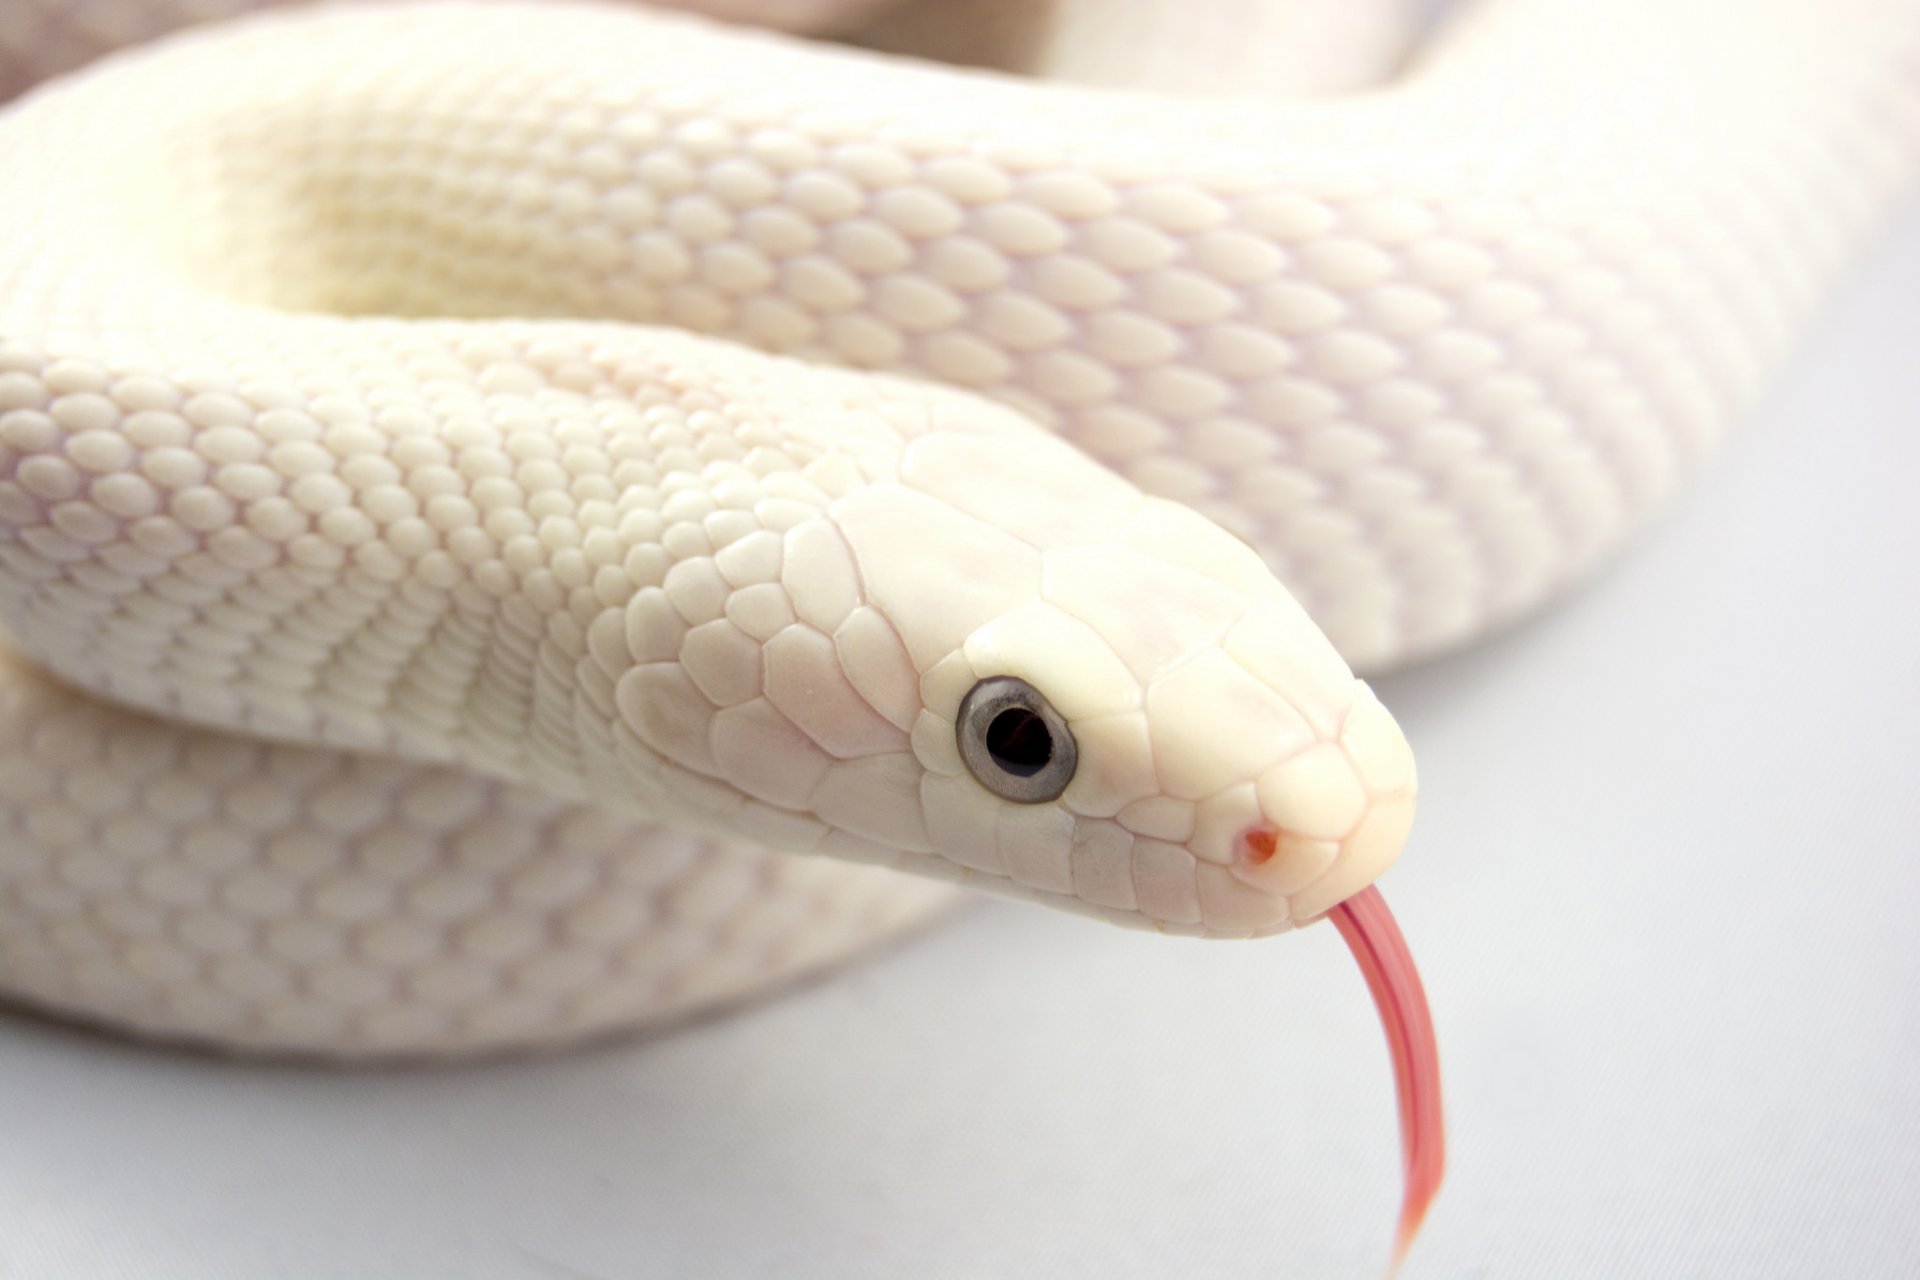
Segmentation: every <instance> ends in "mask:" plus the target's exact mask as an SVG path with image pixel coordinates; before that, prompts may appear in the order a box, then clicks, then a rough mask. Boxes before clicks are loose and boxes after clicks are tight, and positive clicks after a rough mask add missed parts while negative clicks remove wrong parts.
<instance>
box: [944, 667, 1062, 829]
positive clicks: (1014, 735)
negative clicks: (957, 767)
mask: <svg viewBox="0 0 1920 1280" xmlns="http://www.w3.org/2000/svg"><path fill="white" fill-rule="evenodd" d="M954 735H955V737H956V738H957V739H958V740H959V743H960V758H961V759H962V760H965V761H966V762H967V771H968V772H970V773H971V774H973V776H974V779H975V781H977V782H979V784H980V785H981V786H983V787H985V788H986V789H987V790H989V791H991V792H993V794H995V795H997V796H999V797H1000V798H1001V799H1002V800H1011V801H1013V802H1014V803H1015V804H1043V803H1045V802H1046V801H1048V800H1051V799H1053V798H1054V797H1055V796H1058V795H1059V794H1060V793H1061V792H1062V791H1065V790H1066V789H1067V784H1068V783H1069V782H1072V781H1073V770H1074V766H1075V765H1077V764H1078V763H1079V760H1080V751H1079V748H1077V747H1076V746H1075V745H1074V742H1073V734H1071V733H1070V732H1068V730H1067V722H1066V721H1065V720H1063V719H1062V718H1061V716H1060V713H1059V712H1058V711H1055V710H1054V709H1053V706H1052V704H1051V703H1049V702H1048V701H1047V700H1046V699H1045V698H1043V697H1041V696H1040V691H1039V690H1038V689H1036V688H1034V687H1033V686H1032V685H1030V684H1028V683H1027V682H1026V681H1025V680H1019V679H1016V678H1014V677H1013V676H989V677H988V678H987V679H985V680H982V681H981V682H980V683H979V684H976V685H975V686H973V688H972V689H971V690H969V691H968V693H967V696H966V697H965V698H964V699H963V700H962V701H961V703H960V717H959V719H958V720H957V721H956V722H955V724H954Z"/></svg>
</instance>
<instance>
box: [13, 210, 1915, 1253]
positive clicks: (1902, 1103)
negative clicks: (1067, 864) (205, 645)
mask: <svg viewBox="0 0 1920 1280" xmlns="http://www.w3.org/2000/svg"><path fill="white" fill-rule="evenodd" d="M1916 329H1920V220H1913V219H1909V220H1908V222H1907V224H1906V226H1905V228H1904V230H1903V232H1902V233H1901V235H1900V236H1899V237H1898V238H1897V241H1896V242H1894V243H1892V244H1891V245H1889V246H1888V251H1887V252H1884V253H1883V254H1882V255H1881V256H1880V257H1879V258H1878V259H1877V260H1876V262H1875V264H1874V266H1873V268H1872V270H1871V272H1870V278H1868V279H1865V280H1863V281H1862V282H1861V283H1860V284H1859V285H1858V286H1857V287H1856V288H1855V289H1854V290H1853V291H1852V292H1851V293H1850V294H1849V296H1848V297H1847V298H1846V299H1845V300H1844V303H1843V305H1842V306H1841V307H1840V308H1839V309H1838V310H1837V311H1836V312H1835V313H1834V315H1833V317H1832V323H1831V324H1830V325H1829V326H1828V327H1827V328H1826V330H1825V331H1824V332H1823V333H1822V334H1821V335H1820V336H1819V338H1818V340H1817V341H1816V342H1815V343H1814V344H1813V346H1812V347H1811V348H1810V349H1809V351H1808V353H1807V357H1806V359H1805V360H1804V361H1803V362H1802V364H1801V365H1800V367H1799V368H1798V369H1797V370H1796V371H1795V372H1794V373H1793V374H1791V375H1790V376H1789V377H1788V379H1787V380H1786V381H1785V382H1784V383H1783V384H1782V385H1781V386H1780V387H1779V388H1778V392H1777V394H1776V395H1775V396H1774V398H1773V399H1772V401H1771V403H1770V405H1769V406H1768V409H1767V410H1766V411H1765V412H1764V413H1762V414H1761V415H1759V416H1758V418H1757V419H1756V420H1755V421H1754V422H1753V423H1752V424H1750V426H1749V428H1748V430H1747V431H1746V432H1745V434H1744V435H1743V436H1742V437H1741V438H1740V440H1739V441H1738V443H1737V444H1736V446H1735V447H1734V448H1733V450H1732V451H1731V452H1730V454H1729V455H1728V456H1727V457H1725V458H1723V459H1722V460H1721V462H1720V464H1719V465H1718V466H1716V467H1715V468H1714V469H1713V470H1712V471H1711V473H1710V475H1709V476H1708V478H1707V479H1706V481H1705V482H1704V483H1703V484H1700V485H1698V486H1696V487H1695V488H1694V489H1693V491H1691V492H1690V493H1689V494H1688V495H1687V496H1686V499H1685V501H1684V502H1683V504H1682V506H1681V507H1680V508H1679V509H1678V510H1677V511H1676V512H1675V513H1674V515H1673V517H1672V518H1670V519H1669V520H1667V521H1666V522H1664V523H1663V524H1662V526H1661V527H1660V528H1659V529H1658V530H1657V531H1656V532H1655V533H1654V534H1653V535H1652V536H1651V537H1650V538H1647V539H1645V540H1644V541H1643V545H1641V546H1639V547H1637V548H1635V549H1634V551H1633V553H1632V554H1631V555H1630V556H1629V557H1628V558H1627V559H1626V560H1625V561H1624V562H1622V563H1621V564H1620V565H1619V566H1617V567H1616V568H1615V569H1614V570H1613V571H1612V572H1611V573H1609V574H1608V575H1606V576H1605V577H1604V578H1603V579H1602V580H1601V581H1599V582H1597V583H1595V584H1593V585H1592V586H1591V587H1590V588H1589V589H1587V590H1585V591H1584V592H1582V593H1580V594H1579V595H1578V596H1577V597H1576V598H1574V599H1572V600H1570V601H1567V602H1564V603H1563V604H1561V605H1560V606H1559V607H1558V608H1556V609H1555V610H1554V611H1553V612H1552V613H1551V614H1549V615H1547V616H1545V617H1543V618H1542V619H1540V620H1539V621H1537V622H1536V623H1534V624H1532V625H1530V626H1528V627H1525V628H1523V629H1522V630H1520V631H1518V632H1516V633H1514V634H1511V635H1508V636H1506V637H1504V638H1503V639H1501V640H1499V641H1497V642H1495V643H1492V644H1489V645H1484V646H1482V647H1480V648H1479V649H1477V650H1475V651H1473V652H1471V653H1469V654H1464V655H1461V656H1460V657H1458V658H1455V659H1452V660H1449V661H1445V662H1441V663H1437V664H1432V665H1430V666H1428V667H1426V668H1424V669H1422V670H1419V671H1416V672H1412V673H1408V674H1405V675H1402V676H1398V677H1395V678H1393V679H1390V680H1386V681H1383V682H1382V683H1381V689H1382V693H1383V694H1384V695H1385V696H1386V698H1387V700H1388V702H1389V704H1390V705H1392V706H1394V708H1395V709H1396V711H1397V712H1398V714H1399V715H1400V717H1401V720H1402V723H1403V724H1405V725H1406V726H1407V727H1408V731H1409V733H1410V735H1411V736H1412V738H1413V740H1414V743H1415V746H1416V748H1417V749H1418V750H1419V751H1420V754H1421V778H1422V784H1423V785H1422V791H1423V799H1422V806H1423V811H1422V815H1421V820H1420V823H1419V825H1418V827H1417V829H1416V833H1415V837H1414V841H1413V845H1412V847H1411V849H1410V851H1409V853H1408V854H1407V856H1406V858H1405V860H1404V861H1403V863H1402V864H1401V866H1400V867H1399V868H1397V869H1396V870H1395V871H1393V872H1392V873H1390V874H1389V875H1388V877H1387V878H1386V881H1385V885H1384V887H1385V891H1386V893H1387V896H1388V899H1389V901H1390V902H1392V903H1393V904H1394V906H1395V909H1396V910H1397V912H1398V913H1399V915H1400V917H1401V921H1402V923H1403V925H1404V927H1405V928H1406V930H1407V932H1408V934H1409V937H1410V939H1411V942H1412V944H1413V947H1414V951H1415V953H1416V955H1417V956H1418V957H1419V958H1420V960H1421V964H1422V967H1423V970H1424V972H1425V975H1426V980H1427V983H1428V986H1429V989H1430V991H1431V993H1432V995H1433V999H1434V1004H1435V1012H1436V1016H1437V1018H1438V1021H1439V1025H1440V1031H1441V1035H1442V1037H1443V1041H1442V1050H1443V1059H1444V1063H1445V1068H1446V1072H1447V1082H1448V1093H1449V1101H1450V1104H1451V1116H1450V1120H1451V1126H1452V1139H1453V1162H1452V1168H1451V1171H1450V1174H1449V1180H1448V1184H1447V1186H1446V1187H1445V1189H1444V1190H1443V1191H1442V1194H1441V1198H1440V1200H1439V1202H1438V1205H1437V1207H1436V1209H1435V1211H1434V1214H1433V1216H1432V1219H1431V1221H1430V1225H1429V1227H1428V1230H1427V1233H1426V1235H1425V1236H1424V1237H1423V1238H1422V1240H1421V1241H1420V1243H1419V1245H1418V1246H1417V1248H1416V1250H1415V1253H1414V1255H1413V1258H1412V1259H1411V1261H1410V1263H1409V1265H1408V1267H1407V1268H1406V1271H1405V1273H1404V1274H1405V1276H1406V1277H1407V1280H1420V1278H1421V1277H1444V1278H1447V1280H1467V1278H1469V1277H1473V1278H1478V1277H1496V1276H1499V1277H1504V1276H1514V1277H1538V1276H1554V1277H1576V1276H1582V1277H1584V1276H1595V1277H1599V1276H1607V1277H1614V1276H1626V1275H1631V1276H1643V1277H1665V1276H1687V1277H1742V1278H1753V1280H1758V1278H1761V1277H1775V1276H1778V1277H1789V1276H1808V1275H1816V1274H1817V1275H1824V1276H1846V1277H1850V1278H1851V1280H1866V1278H1868V1277H1883V1276H1884V1277H1894V1276H1903V1277H1904V1276H1909V1275H1911V1274H1913V1271H1914V1268H1915V1266H1916V1259H1920V1210H1917V1209H1916V1207H1915V1206H1916V1205H1917V1204H1920V928H1916V924H1915V918H1914V917H1915V914H1916V905H1917V904H1920V856H1916V855H1917V854H1920V834H1917V833H1920V786H1916V785H1915V779H1914V777H1913V773H1914V770H1915V766H1916V765H1917V764H1920V657H1917V656H1916V648H1920V605H1916V603H1915V599H1914V592H1915V588H1916V586H1920V583H1916V579H1915V571H1914V562H1915V551H1916V549H1920V503H1916V502H1915V500H1914V496H1913V495H1914V484H1915V477H1916V476H1917V475H1920V436H1916V433H1915V430H1914V420H1915V419H1916V418H1920V368H1916V365H1915V362H1914V358H1913V357H1914V352H1915V349H1916V347H1915V342H1914V337H1913V335H1914V333H1915V331H1916ZM1674 708H1678V709H1679V711H1678V713H1677V714H1676V713H1675V712H1674V710H1673V709H1674ZM1397 1172H1398V1155H1397V1151H1396V1147H1395V1137H1394V1132H1393V1121H1392V1093H1391V1086H1390V1084H1389V1081H1388V1077H1387V1065H1386V1054H1385V1050H1384V1048H1383V1046H1382V1044H1381V1042H1380V1038H1379V1033H1378V1030H1377V1028H1376V1026H1375V1024H1374V1022H1373V1014H1372V1011H1371V1009H1370V1008H1369V1006H1368V1004H1367V1000H1366V996H1365V994H1364V990H1363V988H1362V985H1361V980H1360V977H1359V974H1358V972H1357V971H1356V970H1355V969H1354V967H1353V965H1352V964H1351V962H1350V961H1349V960H1348V958H1347V956H1346V954H1345V952H1344V950H1343V949H1342V948H1341V946H1340V944H1339V941H1338V939H1337V938H1336V937H1335V935H1334V933H1333V931H1332V930H1331V929H1326V928H1319V929H1315V930H1312V931H1311V932H1309V933H1307V934H1304V935H1301V936H1297V937H1292V938H1282V939H1278V940H1274V941H1269V942H1263V943H1252V944H1224V943H1199V942H1186V941H1180V940H1172V939H1160V938H1154V937H1151V936H1143V935H1138V934H1133V933H1127V932H1122V931H1120V930H1116V929H1112V928H1108V927H1104V926H1100V925H1096V924H1092V923H1088V922H1083V921H1080V920H1076V919H1073V918H1069V917H1065V916H1060V915H1056V914H1053V913H1049V912H1044V911H1039V910H1034V909H1031V908H1026V907H1021V906H1016V905H1012V904H1002V903H986V904H983V905H982V906H980V907H978V908H976V909H974V910H972V911H970V912H969V913H968V914H966V915H965V916H963V917H961V918H960V919H958V920H956V921H954V922H952V923H951V924H950V925H948V926H945V927H943V928H941V929H939V930H937V931H936V932H935V933H933V934H932V935H930V936H928V937H926V938H924V939H922V940H920V941H918V942H916V943H913V944H911V945H909V946H908V947H906V948H904V949H901V950H898V951H896V952H894V953H892V954H890V955H888V956H886V957H884V958H882V959H881V960H879V961H878V962H876V963H871V964H867V965H865V966H862V967H860V968H857V969H855V970H853V971H851V972H848V973H845V974H843V975H841V976H839V977H837V978H834V979H831V980H829V981H827V982H825V983H822V984H819V985H816V986H814V987H812V988H809V989H807V990H805V991H803V992H800V993H798V994H796V995H794V996H792V997H791V998H788V999H785V1000H782V1001H779V1002H776V1003H772V1004H767V1005H763V1006H757V1007H754V1008H750V1009H748V1010H745V1011H743V1012H740V1013H737V1014H735V1015H732V1016H729V1017H726V1018H722V1019H719V1020H716V1021H713V1022H710V1023H707V1024H703V1025H700V1026H697V1027H694V1028H691V1029H689V1030H686V1031H683V1032H681V1033H678V1034H675V1035H672V1036H669V1037H665V1038H660V1039H657V1040H653V1041H648V1042H643V1043H629V1044H621V1045H616V1046H609V1047H605V1048H601V1049H597V1050H593V1051H587V1052H578V1053H572V1054H567V1055H564V1056H558V1057H553V1058H548V1059H541V1060H526V1061H518V1062H506V1063H495V1064H490V1065H482V1066H479V1067H472V1068H464V1069H432V1070H429V1069H419V1070H408V1071H388V1072H361V1073H335V1072H329V1071H321V1070H310V1069H298V1068H285V1067H270V1066H255V1065H235V1064H232V1063H226V1062H220V1061H215V1060H210V1059H206V1058H199V1057H191V1056H185V1055H180V1054H175V1053H168V1052H160V1051H154V1050H149V1049H142V1048H136V1047H131V1046H128V1045H125V1044H121V1043H117V1042H113V1041H108V1040H104V1039H100V1038H96V1037H93V1036H89V1035H86V1034H84V1033H79V1032H75V1031H71V1030H67V1029H64V1028H59V1027H55V1026H50V1025H47V1024H45V1023H42V1022H38V1021H35V1020H32V1019H29V1018H25V1017H14V1016H8V1017H5V1018H4V1019H0V1276H3V1277H7V1278H8V1280H14V1278H24V1277H32V1278H34V1280H40V1278H42V1277H48V1278H55V1277H69V1276H72V1277H87V1278H88V1280H109V1278H112V1277H129V1278H138V1280H155V1278H159V1277H183V1278H184V1277H193V1278H195V1280H226V1278H228V1277H234V1278H240V1277H244V1278H246V1280H259V1278H261V1277H280V1276H290V1277H335V1276H338V1277H347V1276H353V1277H366V1276H405V1277H409V1278H410V1280H432V1278H435V1277H465V1276H475V1277H513V1278H517V1277H539V1278H546V1277H584V1276H591V1277H609V1278H612V1277H638V1276H679V1275H719V1276H732V1275H779V1276H783V1277H784V1276H796V1275H820V1276H846V1277H852V1276H899V1275H908V1274H911V1275H916V1276H944V1275H953V1276H969V1275H1009V1274H1021V1275H1048V1276H1082V1275H1085V1276H1095V1275H1098V1276H1103V1277H1107V1276H1131V1275H1140V1276H1149V1275H1152V1276H1157V1275H1167V1274H1173V1273H1175V1272H1176V1271H1178V1272H1183V1273H1185V1274H1205V1275H1218V1276H1272V1275H1274V1274H1276V1270H1277V1269H1276V1266H1275V1262H1276V1260H1277V1259H1280V1258H1283V1257H1284V1258H1285V1259H1287V1260H1288V1261H1289V1262H1290V1263H1294V1264H1297V1268H1298V1270H1297V1274H1300V1275H1307V1276H1315V1277H1319V1276H1356V1277H1363V1276H1364V1277H1370V1276H1374V1275H1377V1274H1378V1272H1379V1268H1380V1265H1381V1263H1382V1261H1383V1260H1384V1256H1385V1251H1386V1247H1387V1243H1388V1239H1389V1236H1390V1233H1391V1227H1392V1221H1393V1216H1394V1211H1395V1206H1396V1199H1397V1195H1398V1187H1397V1183H1396V1177H1397ZM1288 1274H1294V1272H1288Z"/></svg>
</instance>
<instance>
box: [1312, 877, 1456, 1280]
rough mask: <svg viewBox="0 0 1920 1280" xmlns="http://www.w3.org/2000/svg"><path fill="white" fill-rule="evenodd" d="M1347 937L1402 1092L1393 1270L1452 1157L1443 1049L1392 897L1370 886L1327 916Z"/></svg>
mask: <svg viewBox="0 0 1920 1280" xmlns="http://www.w3.org/2000/svg"><path fill="white" fill-rule="evenodd" d="M1328 914H1329V915H1330V916H1331V917H1332V918H1333V924H1334V927H1335V928H1337V929H1338V930H1340V936H1341V937H1343V938H1345V939H1346V940H1347V947H1348V949H1349V950H1351V951H1352V952H1353V958H1354V959H1355V960H1358V961H1359V962H1360V971H1361V972H1362V973H1364V974H1365V975H1366V977H1367V989H1368V990H1369V991H1371V992H1372V993H1373V1003H1374V1004H1375V1005H1376V1006H1377V1007H1378V1008H1379V1010H1380V1024H1381V1026H1383V1027H1385V1028H1386V1032H1387V1047H1388V1048H1389V1049H1390V1050H1391V1051H1392V1053H1393V1075H1394V1080H1395V1083H1396V1084H1397V1085H1398V1089H1399V1094H1400V1146H1401V1149H1402V1151H1403V1153H1404V1154H1405V1156H1406V1165H1407V1190H1406V1196H1405V1198H1404V1199H1403V1200H1402V1201H1401V1205H1400V1234H1399V1239H1398V1243H1397V1245H1396V1247H1395V1250H1394V1259H1393V1260H1394V1267H1395V1268H1396V1269H1398V1267H1399V1265H1400V1260H1401V1259H1402V1258H1403V1257H1405V1256H1406V1252H1407V1246H1409V1245H1411V1244H1412V1243H1413V1237H1414V1234H1415V1233H1416V1232H1418V1231H1419V1230H1420V1220H1421V1219H1422V1218H1424V1217H1426V1215H1427V1206H1428V1205H1430V1204H1432V1203H1433V1197H1434V1193H1435V1192H1437V1191H1438V1190H1439V1189H1440V1175H1441V1173H1442V1171H1443V1169H1444V1168H1445V1165H1446V1162H1447V1151H1446V1146H1447V1137H1446V1132H1445V1124H1444V1121H1443V1120H1442V1118H1441V1114H1440V1051H1439V1048H1438V1046H1436V1045H1435V1043H1434V1038H1433V1015H1432V1014H1430V1013H1429V1012H1428V1011H1427V993H1426V992H1425V991H1423V990H1422V989H1421V987H1420V974H1419V973H1418V972H1417V971H1416V970H1415V969H1414V967H1413V956H1412V955H1411V954H1410V953H1409V952H1408V951H1407V941H1406V939H1405V938H1402V937H1401V936H1400V926H1399V925H1397V924H1395V923H1394V922H1393V913H1392V912H1390V911H1388V910H1387V903H1386V899H1384V898H1382V897H1381V896H1380V891H1379V890H1378V889H1375V888H1372V887H1368V888H1366V889H1363V890H1361V891H1360V892H1359V893H1356V894H1354V895H1353V896H1352V897H1351V898H1348V899H1347V900H1346V901H1345V902H1343V903H1341V904H1340V905H1339V906H1337V907H1335V908H1334V909H1333V910H1332V911H1330V912H1329V913H1328Z"/></svg>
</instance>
